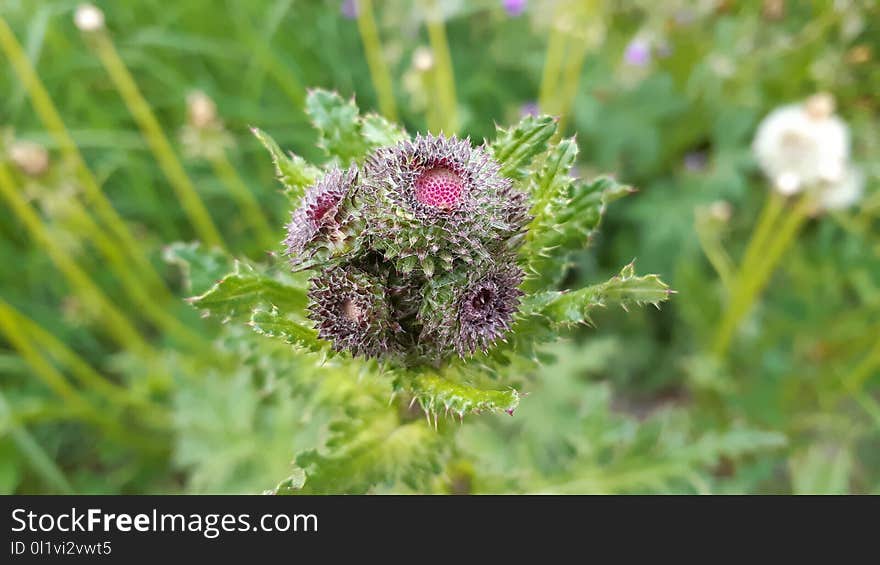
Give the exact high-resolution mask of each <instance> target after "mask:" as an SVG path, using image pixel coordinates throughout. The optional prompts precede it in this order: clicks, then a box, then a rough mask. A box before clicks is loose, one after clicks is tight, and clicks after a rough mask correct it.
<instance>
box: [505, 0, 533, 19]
mask: <svg viewBox="0 0 880 565" xmlns="http://www.w3.org/2000/svg"><path fill="white" fill-rule="evenodd" d="M527 4H528V2H527V0H501V5H502V6H504V11H505V12H507V15H508V16H510V17H512V18H515V17H517V16H520V15H522V13H523V12H525V11H526V6H527Z"/></svg>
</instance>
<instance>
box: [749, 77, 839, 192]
mask: <svg viewBox="0 0 880 565" xmlns="http://www.w3.org/2000/svg"><path fill="white" fill-rule="evenodd" d="M849 145H850V142H849V129H848V128H847V126H846V124H845V123H844V122H843V121H842V120H841V119H840V118H838V117H837V116H835V115H834V99H833V98H831V96H830V95H827V94H817V95H815V96H813V97H811V98H809V99H807V100H806V101H805V102H803V103H801V104H791V105H788V106H782V107H780V108H777V109H776V110H774V111H772V112H770V114H769V115H767V117H766V118H764V120H763V121H762V122H761V124H760V125H759V126H758V131H757V133H756V134H755V139H754V141H753V143H752V151H753V152H754V154H755V157H756V158H757V160H758V164H759V165H760V167H761V169H762V170H763V171H764V174H765V175H767V177H768V178H769V179H770V181H771V182H772V183H773V186H774V188H775V189H776V190H778V191H779V192H781V193H783V194H786V195H790V194H794V193H796V192H800V191H801V190H804V189H805V188H809V187H812V186H815V185H817V184H818V183H829V184H834V183H838V182H840V181H841V180H842V179H843V178H844V176H845V175H846V169H847V166H848V165H847V163H848V160H849Z"/></svg>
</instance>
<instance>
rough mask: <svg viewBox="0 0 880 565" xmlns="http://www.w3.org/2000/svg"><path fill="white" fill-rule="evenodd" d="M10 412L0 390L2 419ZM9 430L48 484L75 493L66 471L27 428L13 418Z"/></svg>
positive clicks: (61, 491)
mask: <svg viewBox="0 0 880 565" xmlns="http://www.w3.org/2000/svg"><path fill="white" fill-rule="evenodd" d="M9 414H10V410H9V403H8V402H7V401H6V396H4V394H3V391H2V390H0V419H3V420H6V419H7V417H8V416H9ZM8 432H9V437H10V438H12V442H13V443H14V444H15V446H16V447H17V448H18V451H19V452H20V453H21V454H22V455H23V456H24V458H25V459H26V460H27V462H28V463H29V464H30V466H31V468H32V469H33V470H34V472H35V473H37V474H38V475H40V476H41V477H42V478H43V480H44V481H46V484H48V485H49V486H50V487H51V488H53V489H54V490H55V491H57V492H59V493H61V494H73V493H74V490H73V487H72V486H71V485H70V483H69V482H68V481H67V478H66V477H65V476H64V473H63V472H62V471H61V469H59V468H58V465H56V464H55V462H54V461H53V460H52V458H51V457H49V455H48V454H47V453H46V452H45V450H43V448H42V447H40V444H38V443H37V442H36V441H35V440H34V438H33V437H31V435H30V434H29V433H28V432H27V430H25V429H24V428H22V427H20V426H18V424H16V423H15V421H14V420H12V421H10V423H9V429H8Z"/></svg>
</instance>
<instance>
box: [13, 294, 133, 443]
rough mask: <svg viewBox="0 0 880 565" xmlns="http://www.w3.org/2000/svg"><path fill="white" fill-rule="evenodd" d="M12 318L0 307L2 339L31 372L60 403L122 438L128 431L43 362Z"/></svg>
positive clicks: (49, 364) (53, 368)
mask: <svg viewBox="0 0 880 565" xmlns="http://www.w3.org/2000/svg"><path fill="white" fill-rule="evenodd" d="M18 330H19V328H18V325H17V324H16V323H15V318H14V317H13V316H12V315H10V312H9V311H8V310H5V309H2V308H0V331H2V332H3V333H4V334H5V335H6V339H7V340H8V341H9V343H11V344H12V346H13V347H15V349H17V350H18V352H19V353H20V354H21V356H22V358H23V359H24V360H25V362H27V364H28V365H30V367H31V369H33V371H34V374H35V375H36V376H37V377H38V378H39V379H40V380H41V381H42V382H43V384H45V385H46V387H48V388H49V390H51V391H52V392H53V393H55V394H57V395H58V396H59V397H61V398H62V399H63V400H64V403H65V404H66V405H68V406H70V407H71V408H73V409H75V410H79V411H81V413H82V415H83V417H84V418H85V419H87V420H89V421H91V422H94V423H95V424H97V425H98V426H99V427H101V428H103V429H104V430H105V431H106V432H108V434H110V435H112V436H115V437H117V438H126V437H128V436H129V435H130V434H128V433H126V431H125V430H124V429H123V428H122V426H121V425H120V423H119V422H118V421H117V420H115V419H113V418H110V417H109V416H108V415H106V414H104V413H103V412H99V411H98V410H97V409H96V408H95V407H94V406H93V405H92V404H91V403H89V402H88V401H87V400H86V399H85V398H83V396H82V395H81V394H80V393H79V391H77V390H76V389H75V388H74V387H73V386H71V384H70V383H68V382H67V379H65V378H64V376H63V375H62V374H61V373H60V372H59V371H58V370H57V369H56V368H55V367H53V366H52V364H51V363H49V362H48V361H46V359H44V358H43V357H42V356H41V355H40V354H39V352H38V351H37V349H36V348H35V347H34V346H33V344H32V343H31V342H30V340H28V339H26V338H25V337H24V334H23V333H21V332H19V331H18Z"/></svg>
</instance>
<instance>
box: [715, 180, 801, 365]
mask: <svg viewBox="0 0 880 565" xmlns="http://www.w3.org/2000/svg"><path fill="white" fill-rule="evenodd" d="M812 207H813V202H812V200H811V199H810V198H809V197H808V196H804V197H802V198H801V199H800V201H798V203H797V204H796V205H795V207H794V209H792V210H791V211H790V212H789V215H788V216H787V217H786V218H785V219H784V220H783V221H782V225H781V226H780V227H779V229H778V230H775V231H773V232H772V233H770V234H769V235H768V236H767V237H766V238H765V243H766V246H765V247H764V249H761V250H759V251H760V252H763V255H764V258H763V261H762V262H760V263H759V264H758V265H753V266H752V267H750V268H749V270H747V271H743V272H742V273H740V276H739V277H737V281H736V287H735V290H734V295H733V298H732V300H731V302H730V305H729V306H728V308H727V310H726V311H725V313H724V317H723V318H722V320H721V323H720V324H719V326H718V331H717V332H716V334H715V341H714V342H713V345H712V350H713V352H714V353H715V355H716V356H717V357H719V358H721V357H724V356H725V355H726V354H727V350H728V348H729V347H730V342H731V341H732V339H733V334H734V333H735V331H736V329H737V328H738V327H739V323H740V322H741V321H742V319H743V317H745V315H746V314H748V312H749V310H750V309H751V307H752V305H753V304H754V303H755V300H756V299H757V297H758V295H759V294H760V292H761V291H762V290H763V289H764V287H765V285H766V284H767V281H768V280H769V279H770V276H771V275H772V274H773V270H774V268H775V267H776V265H777V264H778V263H779V261H780V259H782V257H783V255H784V254H785V252H786V251H787V250H788V248H789V247H790V246H791V244H792V242H793V241H794V240H795V238H796V237H797V234H798V233H799V232H800V229H801V227H802V226H803V225H804V223H805V222H806V221H807V219H808V217H809V212H810V210H811V209H812Z"/></svg>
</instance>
